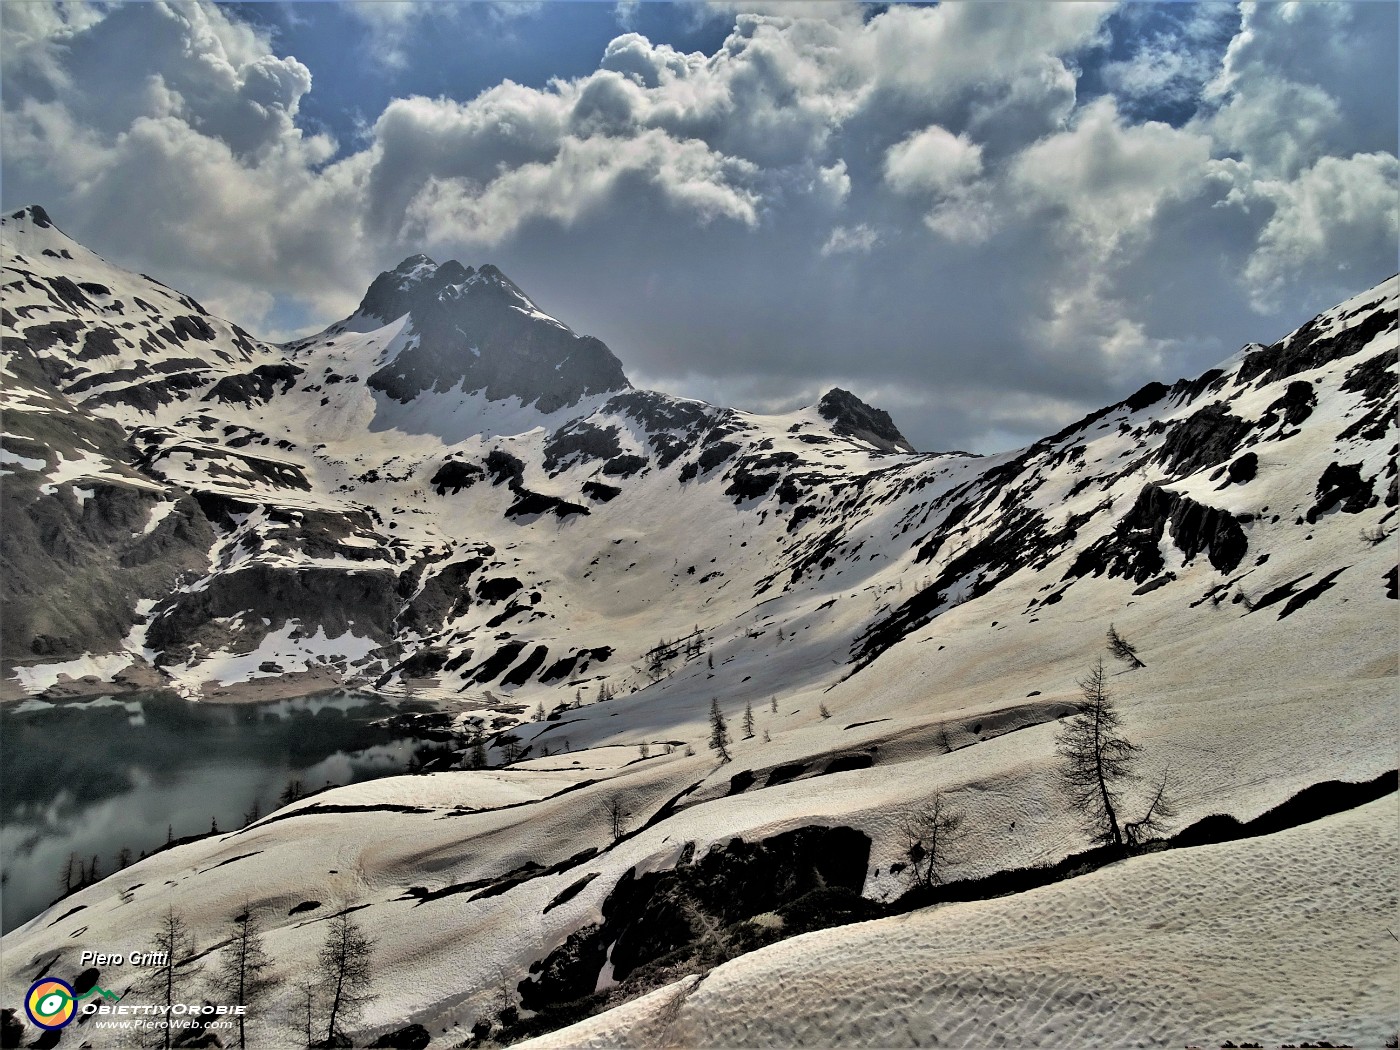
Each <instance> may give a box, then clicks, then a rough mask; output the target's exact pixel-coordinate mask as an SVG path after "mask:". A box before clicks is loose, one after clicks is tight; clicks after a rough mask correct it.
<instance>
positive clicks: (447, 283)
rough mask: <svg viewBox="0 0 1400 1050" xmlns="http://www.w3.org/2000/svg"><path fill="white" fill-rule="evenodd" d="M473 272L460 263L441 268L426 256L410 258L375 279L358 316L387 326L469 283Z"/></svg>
mask: <svg viewBox="0 0 1400 1050" xmlns="http://www.w3.org/2000/svg"><path fill="white" fill-rule="evenodd" d="M473 272H474V271H473V270H472V269H471V267H469V266H463V265H462V264H461V263H459V262H458V261H457V260H456V259H449V260H448V261H447V262H445V263H441V264H439V263H436V262H434V261H433V260H432V259H430V258H429V257H428V256H426V255H410V256H409V257H408V258H407V259H405V260H404V261H403V262H401V263H399V264H398V265H397V266H395V267H394V268H393V269H392V270H386V271H384V272H383V273H381V274H380V275H379V276H378V277H376V278H375V279H374V281H373V283H371V284H370V286H369V290H368V291H366V292H365V297H364V298H363V299H361V300H360V306H359V309H358V310H356V311H355V313H356V315H357V316H362V317H367V318H374V319H377V320H379V321H382V322H385V323H388V322H389V321H394V320H397V319H398V318H400V317H402V316H403V315H404V314H407V313H412V312H413V311H414V309H415V308H418V307H421V306H422V305H423V304H425V303H428V302H431V301H433V300H435V299H437V298H438V297H439V296H440V295H442V294H443V292H444V291H446V290H447V289H448V288H452V287H456V286H459V285H462V284H464V283H466V282H467V281H469V280H470V279H471V277H472V275H473Z"/></svg>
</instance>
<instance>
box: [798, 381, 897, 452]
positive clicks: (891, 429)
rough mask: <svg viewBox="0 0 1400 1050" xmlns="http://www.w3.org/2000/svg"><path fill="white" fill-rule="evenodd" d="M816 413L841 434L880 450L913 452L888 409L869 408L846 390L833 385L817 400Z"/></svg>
mask: <svg viewBox="0 0 1400 1050" xmlns="http://www.w3.org/2000/svg"><path fill="white" fill-rule="evenodd" d="M817 412H818V413H820V414H821V417H822V418H823V419H826V420H829V421H830V422H831V424H832V426H831V429H832V430H833V431H835V432H836V433H837V434H839V435H840V436H841V437H849V438H855V439H856V440H857V441H866V442H869V443H870V444H872V445H874V446H875V447H876V448H878V449H880V451H882V452H913V451H914V446H913V445H911V444H909V441H908V440H907V439H906V438H905V436H904V435H903V434H901V433H900V432H899V428H898V427H896V426H895V425H894V420H893V419H891V418H890V414H889V413H888V412H886V411H884V410H883V409H879V408H872V407H871V406H870V405H867V404H866V403H865V402H864V401H862V400H861V399H860V398H858V397H856V395H855V394H852V393H851V392H850V391H849V390H842V389H841V388H840V387H832V388H831V389H830V390H828V391H827V392H826V393H825V394H823V395H822V399H821V400H820V401H818V402H817Z"/></svg>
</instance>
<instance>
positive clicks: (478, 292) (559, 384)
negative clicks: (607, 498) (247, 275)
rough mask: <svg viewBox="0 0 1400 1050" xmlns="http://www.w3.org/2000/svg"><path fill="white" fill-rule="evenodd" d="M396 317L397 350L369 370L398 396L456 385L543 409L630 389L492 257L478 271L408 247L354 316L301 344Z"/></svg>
mask: <svg viewBox="0 0 1400 1050" xmlns="http://www.w3.org/2000/svg"><path fill="white" fill-rule="evenodd" d="M403 318H407V321H406V326H405V328H404V329H403V331H402V332H401V333H400V334H399V338H398V340H397V343H398V349H397V352H396V353H394V354H392V356H390V357H389V358H388V359H387V360H384V361H382V362H381V363H380V367H378V368H377V370H376V371H375V372H374V373H373V374H372V375H371V376H370V377H369V386H370V387H371V389H373V390H377V391H379V392H381V393H382V394H384V395H386V396H388V397H390V398H392V399H393V400H394V401H397V402H399V403H401V404H407V403H409V402H411V401H413V400H414V399H416V398H418V397H420V396H421V395H423V394H425V393H428V392H430V391H433V392H437V393H440V394H441V393H448V392H450V391H459V392H461V393H464V394H465V393H484V394H485V397H486V399H487V400H488V401H503V400H506V399H508V398H516V399H518V400H519V401H520V402H521V403H522V404H525V405H533V406H535V407H536V408H538V409H539V410H540V411H541V412H545V413H550V412H554V411H556V410H558V409H560V408H565V407H568V406H570V405H575V404H577V403H578V402H579V401H580V400H581V399H582V398H583V397H585V396H587V395H590V394H606V393H612V392H615V391H621V390H627V389H630V388H631V383H630V382H628V380H627V376H626V375H625V374H624V373H623V371H622V364H621V362H619V361H618V359H617V358H616V357H615V356H614V355H613V353H612V351H611V350H609V349H608V347H607V345H606V344H604V343H603V342H602V341H601V340H599V339H595V338H593V337H591V336H580V335H577V334H576V333H575V332H573V331H572V330H571V329H570V328H569V327H568V326H567V325H565V324H564V323H563V322H561V321H559V320H557V319H556V318H554V317H551V316H550V315H549V314H547V313H545V312H544V311H543V310H541V309H540V308H539V307H538V306H537V305H536V304H535V302H534V300H532V299H531V298H530V297H529V296H528V295H526V294H525V292H524V291H522V290H521V288H520V287H519V285H517V284H516V283H515V282H514V281H512V280H511V279H510V278H509V277H507V276H506V275H505V274H504V273H502V272H501V270H500V269H499V268H497V267H496V266H494V265H492V264H490V263H487V264H485V265H483V266H481V267H480V268H479V269H477V268H474V267H471V266H464V265H463V264H462V263H460V262H458V261H457V260H455V259H449V260H448V261H446V262H444V263H437V262H435V261H434V260H433V259H431V258H430V257H429V256H427V255H411V256H409V257H408V258H406V259H404V260H403V262H401V263H399V265H398V266H396V267H394V269H392V270H386V271H385V272H384V273H381V274H380V275H379V276H378V277H376V278H375V279H374V281H373V282H372V283H371V284H370V286H369V289H368V290H367V291H366V292H365V296H364V298H363V299H362V300H361V301H360V305H359V307H358V309H356V311H355V313H354V314H352V315H351V316H350V317H348V318H346V319H345V320H344V321H341V322H339V323H338V324H335V325H332V326H331V327H330V328H328V329H327V330H326V331H325V332H324V333H322V335H321V336H317V337H315V338H314V339H313V340H308V341H306V342H305V343H302V344H299V345H300V346H305V345H308V344H309V343H311V342H320V343H322V344H323V345H334V343H335V342H336V340H337V339H340V338H342V337H345V336H360V335H365V334H368V333H372V332H375V331H376V330H378V329H381V328H385V327H387V326H389V325H391V324H394V323H396V322H398V321H400V320H401V319H403ZM383 342H385V343H388V342H389V339H388V338H387V337H386V338H385V339H384V340H383Z"/></svg>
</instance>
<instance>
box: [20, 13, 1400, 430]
mask: <svg viewBox="0 0 1400 1050" xmlns="http://www.w3.org/2000/svg"><path fill="white" fill-rule="evenodd" d="M19 9H22V11H23V13H22V14H21V15H20V16H19V17H14V16H11V14H10V12H9V11H7V18H6V24H5V27H4V34H5V36H4V39H3V46H4V52H3V56H0V57H3V59H4V69H5V78H6V79H5V84H4V87H5V111H4V135H5V145H6V150H5V172H4V174H5V178H6V184H5V192H6V197H7V202H8V204H10V205H17V204H19V203H23V202H24V201H26V200H28V199H31V198H32V199H37V200H41V201H42V202H43V203H45V204H46V205H47V206H48V207H49V208H50V210H51V211H52V212H53V213H54V214H55V216H56V218H57V219H58V221H59V222H60V224H61V225H63V226H65V228H67V229H68V230H69V231H70V232H72V233H74V234H75V235H76V236H78V237H79V238H80V239H82V240H85V241H86V242H88V243H90V244H91V245H92V246H93V247H94V248H95V249H96V250H98V251H101V252H105V253H107V254H109V255H110V256H111V257H113V258H114V259H115V260H116V261H121V262H124V263H127V264H130V265H135V266H137V267H138V268H140V269H144V270H146V271H148V272H153V273H157V274H159V275H161V276H163V277H165V278H166V279H169V280H171V281H172V283H175V284H177V285H180V286H182V287H189V288H190V289H191V290H192V291H195V292H196V293H199V294H202V295H204V296H206V297H208V298H210V299H211V300H212V301H213V302H214V303H216V304H218V305H219V306H221V307H222V308H223V309H225V310H228V311H230V312H233V313H234V314H235V316H236V318H237V319H239V320H243V321H245V322H252V323H254V325H255V326H256V322H257V320H258V315H259V314H262V313H264V312H266V311H267V310H268V309H269V308H270V307H271V306H272V305H273V303H274V301H275V300H274V295H273V293H274V292H277V293H278V294H282V295H292V296H299V297H300V298H301V299H302V300H304V301H305V302H306V303H307V304H308V306H309V309H310V310H311V311H312V312H313V314H314V315H316V317H317V318H319V319H320V320H322V321H324V320H329V319H331V318H332V317H333V316H335V315H337V314H339V313H343V312H345V311H347V310H348V309H349V308H350V307H351V306H352V305H353V303H354V301H355V300H356V299H357V298H358V296H359V294H360V291H361V290H362V288H363V286H364V284H365V283H366V282H367V281H368V279H369V278H370V277H371V276H372V275H373V274H374V272H376V271H377V270H379V269H382V268H385V267H387V266H391V265H393V264H394V263H396V262H397V261H398V260H399V258H401V257H402V256H404V255H406V254H409V253H411V252H416V251H419V250H427V251H429V252H431V253H432V254H434V255H435V256H436V257H440V258H444V257H448V256H457V257H460V258H461V259H462V260H463V261H464V262H468V263H479V262H483V261H487V260H491V261H494V262H496V263H497V264H498V265H500V266H502V267H503V268H504V269H505V270H506V271H507V272H508V273H510V274H511V276H512V277H514V278H515V279H516V281H517V282H518V283H520V284H521V285H522V286H523V287H525V288H526V289H527V290H528V291H529V292H531V294H533V295H534V296H535V297H536V298H537V299H538V300H539V302H540V304H541V306H543V307H544V308H545V309H547V310H549V311H551V312H553V313H555V314H556V315H558V316H559V317H560V318H561V319H563V320H564V321H565V322H566V323H568V324H570V325H571V326H573V327H574V328H576V329H578V330H580V331H586V332H589V333H591V334H595V335H598V336H600V337H602V338H603V339H605V340H606V341H608V342H609V343H610V344H611V345H612V346H613V348H614V350H615V351H616V352H617V353H618V355H619V356H620V357H621V358H622V360H623V362H624V364H625V365H626V366H627V368H628V369H629V372H630V373H632V374H633V376H634V378H637V379H639V380H643V381H646V382H648V383H652V384H655V385H657V386H660V387H662V388H663V389H668V390H671V391H673V392H676V393H682V394H690V395H692V396H700V397H706V398H709V399H713V400H719V401H724V402H728V403H732V404H736V405H739V406H740V407H754V408H775V409H776V408H786V407H792V406H793V405H795V404H799V403H803V402H805V401H810V400H812V399H814V398H815V397H816V396H819V395H820V393H821V392H822V391H823V390H824V389H826V388H828V387H830V386H832V385H838V384H839V385H842V386H846V387H848V388H851V389H854V390H856V392H857V393H860V394H862V395H865V396H868V398H869V399H870V400H872V401H874V402H876V403H879V404H881V405H883V406H884V407H886V408H888V409H889V410H890V411H891V412H893V413H894V415H895V417H896V420H897V422H899V423H900V425H901V426H902V427H903V428H904V430H905V432H906V433H907V434H908V435H909V437H910V438H911V439H912V440H913V441H914V442H915V444H916V445H918V446H920V447H924V448H948V447H963V448H968V447H971V448H977V449H982V450H985V449H989V448H993V447H1006V446H1008V445H1011V444H1015V443H1018V442H1022V441H1025V440H1029V439H1032V438H1034V437H1036V436H1038V435H1040V434H1042V433H1044V432H1045V431H1046V430H1049V429H1053V428H1054V427H1055V426H1057V425H1058V424H1060V423H1062V422H1065V421H1067V420H1068V419H1069V418H1071V417H1072V416H1074V415H1076V414H1079V413H1082V412H1083V411H1087V410H1089V409H1091V408H1094V407H1097V406H1098V405H1099V404H1102V403H1103V402H1105V401H1107V400H1109V399H1111V398H1114V397H1119V396H1122V395H1123V394H1125V393H1127V392H1128V391H1130V390H1131V389H1133V388H1134V387H1135V386H1137V385H1139V384H1141V383H1142V382H1145V381H1147V380H1149V379H1153V378H1167V379H1170V378H1174V377H1175V375H1176V374H1178V373H1187V372H1194V371H1198V370H1199V369H1201V368H1204V367H1207V366H1209V365H1210V364H1212V363H1214V362H1215V361H1216V360H1217V359H1219V358H1221V357H1224V356H1225V355H1227V354H1229V353H1230V352H1232V351H1233V350H1234V349H1235V348H1236V347H1237V346H1238V345H1239V344H1241V343H1243V342H1245V341H1247V340H1251V339H1271V338H1275V337H1277V336H1278V335H1280V334H1282V332H1283V331H1285V330H1286V329H1287V328H1288V327H1291V326H1292V325H1295V324H1297V323H1298V322H1299V321H1301V320H1303V319H1305V318H1306V316H1307V315H1308V314H1310V313H1311V312H1314V311H1316V310H1318V309H1321V308H1324V307H1326V306H1329V305H1331V304H1332V303H1333V302H1334V301H1335V300H1337V299H1339V298H1341V297H1342V296H1344V295H1346V294H1348V293H1350V292H1354V291H1358V290H1360V289H1361V288H1362V287H1363V286H1365V285H1366V284H1368V283H1372V282H1374V281H1376V280H1378V279H1380V278H1382V277H1384V276H1386V275H1387V274H1388V273H1389V272H1390V271H1391V270H1392V269H1393V268H1394V259H1395V248H1396V239H1397V230H1396V216H1395V208H1394V201H1395V195H1396V185H1397V163H1396V158H1395V141H1394V139H1395V136H1394V128H1395V125H1396V101H1395V91H1394V87H1395V78H1396V73H1395V44H1394V41H1395V39H1396V30H1397V26H1396V9H1395V8H1394V6H1393V5H1265V6H1263V7H1253V8H1247V9H1242V10H1236V9H1233V8H1223V7H1219V6H1216V7H1201V8H1199V9H1195V10H1194V11H1193V12H1192V13H1190V14H1189V15H1188V14H1182V15H1180V16H1173V17H1154V16H1153V15H1152V13H1151V12H1144V11H1141V10H1136V11H1135V10H1132V9H1129V10H1126V11H1121V12H1115V11H1114V10H1113V9H1112V8H1109V7H1099V6H1094V5H1081V4H1075V5H1067V4H1050V3H1047V4H1043V5H1001V4H961V5H943V6H940V7H936V8H927V7H919V8H906V7H893V8H890V9H888V10H875V9H870V8H857V7H841V6H837V5H819V6H816V7H812V8H810V9H809V8H807V7H803V6H800V5H798V6H793V5H783V6H778V7H777V8H776V9H775V11H776V13H752V10H751V9H739V10H735V9H734V8H732V7H724V6H720V5H716V6H715V8H714V9H713V10H712V11H711V12H710V17H711V19H717V18H725V19H728V20H729V22H730V24H731V26H732V29H731V32H730V33H729V36H728V38H727V39H725V40H724V41H723V42H722V43H721V44H720V45H719V46H718V47H717V48H716V49H714V50H713V51H712V52H711V53H695V52H692V53H687V52H684V51H681V50H676V49H674V48H672V47H671V46H669V45H668V44H667V43H665V42H664V40H662V39H660V38H655V39H649V38H648V37H646V36H643V35H641V34H639V33H626V32H621V33H619V35H618V36H617V38H616V39H614V40H613V41H612V42H611V43H609V44H608V45H607V47H606V48H605V50H604V52H603V54H601V55H600V56H599V60H598V64H597V68H596V69H594V70H593V71H592V72H590V73H587V74H586V75H582V76H574V77H568V78H563V79H558V80H555V81H553V82H551V83H549V84H546V85H544V86H541V87H530V86H522V85H519V84H516V83H512V82H510V81H504V82H502V83H501V84H499V85H496V86H494V87H491V88H489V89H488V90H486V91H484V92H481V93H480V94H477V95H475V96H473V97H472V98H470V99H468V100H465V101H463V100H458V99H453V98H449V97H438V98H424V97H418V96H415V97H408V98H398V99H394V100H392V101H390V102H389V103H388V105H387V106H385V107H384V109H383V111H382V112H381V113H379V114H377V115H376V116H374V118H373V119H372V120H370V121H369V122H368V124H367V125H366V126H365V128H364V131H363V135H362V137H360V138H358V139H357V140H356V141H354V142H344V141H342V142H332V141H330V140H329V139H328V138H326V137H325V136H324V135H322V136H317V135H311V134H307V133H305V132H304V131H302V130H301V129H300V128H299V127H298V124H297V116H298V112H299V107H300V102H301V99H302V98H303V97H308V91H315V88H314V86H312V81H313V79H314V67H313V69H312V70H311V71H310V73H308V71H307V67H306V66H305V65H303V64H302V62H301V61H299V60H298V59H297V58H296V57H295V56H292V55H289V54H280V53H279V52H278V50H277V47H276V41H275V40H274V39H273V38H272V37H269V36H268V35H267V34H266V33H264V32H261V31H258V30H255V29H254V28H252V27H250V26H249V25H247V24H245V23H243V22H240V21H239V20H238V19H237V18H236V16H235V15H234V14H233V13H231V12H227V11H222V10H219V9H217V8H212V7H196V6H188V5H173V4H164V3H156V4H150V5H139V6H133V7H130V8H120V9H116V10H114V11H111V12H107V11H88V10H86V9H62V10H51V9H45V8H41V7H38V6H35V5H20V8H18V9H16V10H19ZM355 10H356V11H357V12H359V14H357V15H356V17H357V18H360V20H361V21H362V22H363V23H364V24H365V25H366V26H367V27H368V33H369V35H368V36H367V38H366V40H367V49H368V50H369V51H373V50H374V47H372V46H368V45H376V42H377V46H379V50H380V51H381V52H382V53H381V54H380V56H379V57H380V60H381V61H382V62H384V63H385V64H386V65H387V66H390V67H392V66H393V64H394V63H395V62H398V61H400V60H401V59H402V57H403V56H404V55H405V54H407V53H408V52H409V50H411V48H412V45H413V43H414V35H413V34H414V33H416V32H432V33H436V34H439V35H441V34H442V33H444V32H445V31H446V30H445V29H444V27H445V26H446V27H450V26H452V25H454V24H456V23H454V22H453V20H451V19H444V18H442V17H425V14H424V10H423V9H422V8H421V7H420V6H416V5H404V6H402V7H394V6H393V5H367V6H366V7H364V8H362V9H359V8H357V9H355ZM621 15H622V16H623V17H624V18H626V17H627V12H626V11H625V10H624V11H622V12H621ZM808 15H813V16H814V17H807V16H808ZM654 16H655V12H649V15H648V17H649V20H650V21H651V22H653V23H654V22H655V17H654ZM552 17H555V16H553V15H552V14H551V10H550V9H549V8H548V7H547V6H546V7H544V8H537V9H532V10H530V11H528V12H526V17H524V18H518V19H517V20H516V24H515V25H514V26H513V27H512V32H513V33H515V34H517V35H518V34H520V33H527V34H528V33H537V34H538V36H539V40H540V47H541V48H542V49H545V50H547V49H548V47H549V46H550V45H549V36H550V25H551V18H552ZM687 17H689V16H687ZM476 21H480V19H477V20H476ZM459 28H460V27H459ZM461 31H463V32H465V31H467V30H465V29H461ZM133 32H136V33H142V34H147V35H148V38H149V40H150V41H151V44H150V46H148V47H147V48H145V49H144V50H142V49H131V48H124V49H123V48H119V47H118V45H119V44H120V41H121V40H123V39H127V38H128V37H129V36H130V34H131V33H133ZM406 49H407V50H406ZM83 56H88V57H87V58H84V57H83ZM91 56H107V59H108V60H107V61H106V62H105V64H99V65H98V66H91V65H90V64H89V65H83V64H80V59H81V60H82V62H87V63H90V60H91ZM1154 94H1155V95H1157V96H1159V97H1160V99H1161V103H1160V106H1159V107H1158V108H1154V106H1153V101H1152V100H1153V97H1154ZM104 97H105V98H110V99H111V100H112V101H111V104H110V105H108V104H105V101H104ZM319 105H320V106H322V107H323V108H324V106H325V105H326V100H324V99H322V100H320V102H319Z"/></svg>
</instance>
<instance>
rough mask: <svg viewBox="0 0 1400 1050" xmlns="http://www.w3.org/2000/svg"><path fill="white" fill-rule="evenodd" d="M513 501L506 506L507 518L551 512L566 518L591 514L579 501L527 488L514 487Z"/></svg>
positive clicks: (558, 516)
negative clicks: (574, 501)
mask: <svg viewBox="0 0 1400 1050" xmlns="http://www.w3.org/2000/svg"><path fill="white" fill-rule="evenodd" d="M515 496H516V498H515V502H514V503H512V504H511V505H510V506H509V507H507V508H506V517H507V518H526V517H534V516H538V515H540V514H553V515H554V516H555V517H556V518H560V519H563V518H567V517H569V516H570V515H573V514H591V513H592V511H590V510H589V509H588V508H587V507H585V506H583V505H582V504H579V503H570V502H569V501H568V500H566V499H560V498H559V497H558V496H549V495H546V494H545V493H543V492H531V491H530V490H529V489H523V488H522V489H516V490H515Z"/></svg>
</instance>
